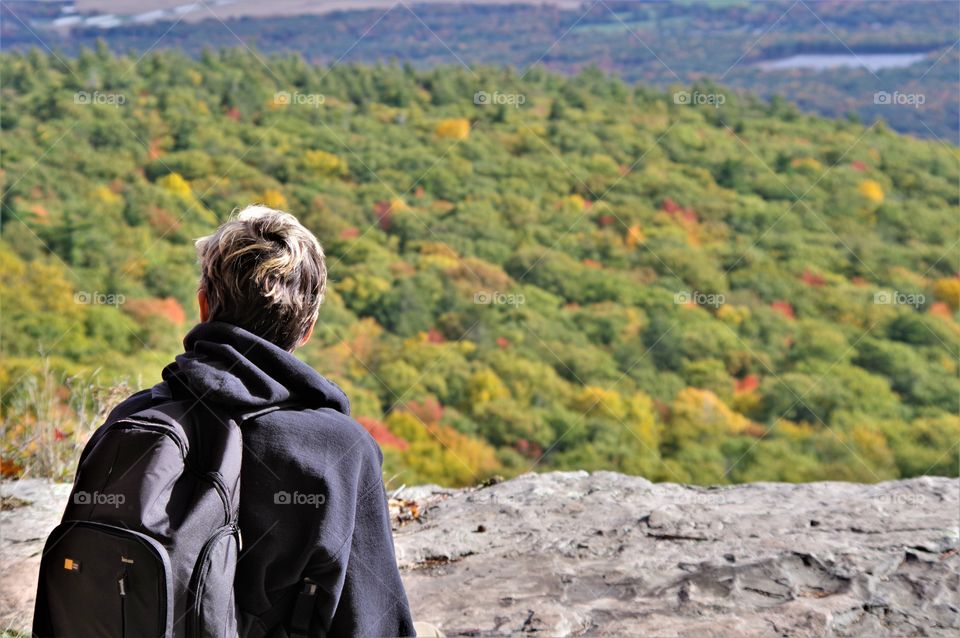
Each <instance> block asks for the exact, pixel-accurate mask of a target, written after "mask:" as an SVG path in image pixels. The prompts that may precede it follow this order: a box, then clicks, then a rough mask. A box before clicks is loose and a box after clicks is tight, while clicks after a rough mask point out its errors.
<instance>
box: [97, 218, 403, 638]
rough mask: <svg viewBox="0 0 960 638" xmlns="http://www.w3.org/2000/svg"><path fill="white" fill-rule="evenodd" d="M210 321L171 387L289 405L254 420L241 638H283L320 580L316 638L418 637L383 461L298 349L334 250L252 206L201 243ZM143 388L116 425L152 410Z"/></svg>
mask: <svg viewBox="0 0 960 638" xmlns="http://www.w3.org/2000/svg"><path fill="white" fill-rule="evenodd" d="M196 249H197V255H198V258H199V262H200V271H201V274H200V285H199V290H198V292H197V302H198V304H199V309H200V323H199V324H198V325H197V326H196V327H194V328H193V329H192V330H191V331H190V332H189V333H188V334H187V335H186V337H185V338H184V342H183V343H184V350H185V351H184V353H183V354H180V355H178V356H177V357H176V358H175V361H174V362H173V363H171V364H170V365H168V366H167V367H166V368H164V370H163V373H162V378H163V384H165V386H166V391H167V392H168V393H169V394H170V395H172V396H173V397H182V398H194V399H196V400H197V401H199V402H202V403H203V404H204V405H205V406H206V407H208V408H209V409H211V410H213V411H214V412H217V411H222V412H223V413H224V414H235V413H237V412H255V411H257V410H259V409H266V408H270V407H271V406H277V405H281V406H283V409H276V410H275V411H273V412H270V413H267V414H264V415H263V416H261V417H259V418H257V419H255V420H252V421H250V422H249V423H245V424H244V426H243V428H242V437H243V463H242V469H241V473H240V475H241V476H240V511H239V526H240V534H241V538H242V550H241V553H240V556H239V558H238V561H237V572H236V577H235V580H234V592H235V596H236V606H237V609H238V614H239V615H238V624H239V629H240V635H241V636H245V637H246V636H250V637H260V636H267V637H270V638H284V637H285V636H287V635H288V634H287V630H286V628H285V621H286V620H287V618H285V614H286V613H287V610H289V609H290V608H291V607H292V606H293V605H292V604H290V603H289V601H291V600H293V599H294V598H296V596H297V594H298V592H300V591H301V589H300V588H301V587H302V586H303V583H304V579H309V580H308V581H307V582H311V583H314V584H316V586H317V594H318V595H317V597H316V603H315V604H314V605H313V611H312V618H311V619H310V621H309V627H310V632H309V633H310V635H311V636H362V637H363V638H372V637H376V636H414V635H416V629H415V627H414V624H413V622H412V620H411V617H410V610H409V606H408V602H407V597H406V593H405V591H404V588H403V583H402V582H401V579H400V573H399V570H398V568H397V563H396V558H395V555H394V548H393V538H392V536H391V530H390V519H389V513H388V510H387V502H386V494H385V491H384V485H383V477H382V469H381V466H382V462H383V455H382V453H381V452H380V448H379V447H378V446H377V444H376V442H375V441H374V440H373V438H372V437H371V436H370V435H369V434H368V433H367V431H366V430H365V429H364V428H363V427H362V426H361V425H360V424H358V423H357V422H356V421H354V420H353V419H352V418H351V417H350V402H349V400H348V398H347V396H346V395H345V394H344V392H343V390H341V389H340V388H339V387H338V386H337V385H336V384H335V383H333V382H332V381H330V380H329V379H326V378H324V377H323V376H322V375H321V374H319V373H318V372H317V371H316V370H314V369H313V368H311V367H310V366H309V365H307V364H306V363H304V362H303V361H301V360H300V359H299V358H297V357H296V356H295V355H294V351H295V350H296V349H297V348H299V347H301V346H303V345H304V344H306V343H307V342H308V341H309V339H310V337H311V335H312V333H313V329H314V325H315V323H316V321H317V317H318V313H319V310H320V305H321V303H322V301H323V296H324V292H325V290H326V284H327V272H326V265H325V261H324V253H323V249H322V247H321V245H320V243H319V242H318V241H317V239H316V237H314V235H313V234H312V233H311V232H310V231H309V230H307V229H306V228H305V227H304V226H303V225H301V224H300V222H298V221H297V219H296V218H295V217H294V216H293V215H290V214H289V213H285V212H282V211H278V210H274V209H271V208H267V207H264V206H250V207H247V208H245V209H244V210H242V211H240V212H239V213H237V214H236V215H234V216H233V217H232V218H231V219H229V220H228V221H226V222H225V223H224V224H223V225H221V226H220V227H219V228H218V229H217V230H216V232H214V233H213V234H212V235H210V236H208V237H203V238H201V239H199V240H197V242H196ZM156 394H157V392H156V390H154V391H153V392H151V391H150V390H146V391H143V392H140V393H137V394H135V395H133V396H132V397H130V398H129V399H127V400H126V401H125V402H124V403H122V404H121V405H120V406H118V407H117V408H116V409H115V410H114V412H113V413H112V414H111V416H110V420H115V419H119V418H122V417H123V416H124V415H125V414H132V413H134V412H137V411H139V410H141V409H143V408H145V407H148V405H149V404H150V402H151V401H152V400H156V399H155V396H156Z"/></svg>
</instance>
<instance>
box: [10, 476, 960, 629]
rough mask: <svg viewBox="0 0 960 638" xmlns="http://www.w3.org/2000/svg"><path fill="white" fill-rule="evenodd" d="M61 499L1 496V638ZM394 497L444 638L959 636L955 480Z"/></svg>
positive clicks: (595, 487)
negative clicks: (402, 507) (406, 505)
mask: <svg viewBox="0 0 960 638" xmlns="http://www.w3.org/2000/svg"><path fill="white" fill-rule="evenodd" d="M68 492H69V486H68V485H63V484H52V483H49V482H47V481H40V480H21V481H16V482H4V483H0V494H2V495H3V497H4V499H3V500H4V507H3V511H2V512H0V568H2V571H3V574H4V578H3V579H2V580H0V623H2V624H0V628H2V627H12V628H20V629H22V628H25V627H28V626H29V622H30V613H31V612H32V597H33V590H34V588H35V583H36V567H37V564H38V560H39V552H40V550H41V548H42V543H43V540H44V538H45V537H46V534H47V533H48V532H49V530H50V529H52V528H53V526H54V525H55V524H56V522H57V520H58V518H59V515H60V512H61V508H62V504H63V502H64V500H65V499H66V497H67V494H68ZM11 497H14V498H13V499H11ZM398 497H399V498H400V499H404V500H406V501H408V502H413V503H415V504H416V505H415V511H414V516H411V512H410V511H407V512H405V514H404V516H403V517H402V518H403V520H402V521H400V520H398V522H397V529H396V531H395V535H396V547H397V558H398V560H399V563H400V568H401V572H402V574H403V577H404V581H405V583H406V586H407V591H408V594H409V598H410V602H411V606H412V607H413V610H414V614H415V617H416V618H418V619H420V620H427V621H430V622H433V623H435V624H437V625H438V626H440V627H441V628H442V629H443V630H444V631H445V632H446V633H447V635H448V636H517V635H524V634H534V635H537V636H644V637H646V638H713V637H721V636H723V637H726V636H730V637H738V638H768V637H769V638H773V637H777V638H781V637H783V638H785V637H789V638H804V637H815V636H816V637H821V636H827V637H833V636H836V637H840V636H873V637H879V636H956V635H960V551H958V550H960V480H958V479H947V478H933V477H924V478H918V479H911V480H905V481H891V482H887V483H879V484H876V485H860V484H851V483H807V484H797V485H793V484H782V483H753V484H748V485H739V486H731V487H690V486H684V485H675V484H668V483H660V484H654V483H650V482H649V481H647V480H645V479H642V478H639V477H630V476H623V475H620V474H614V473H610V472H596V473H592V474H588V473H586V472H569V473H552V474H527V475H524V476H521V477H518V478H516V479H513V480H510V481H506V482H503V483H499V484H496V485H492V486H490V487H482V488H472V489H465V490H450V489H445V488H439V487H435V486H421V487H415V488H408V489H404V490H402V491H401V493H400V494H398ZM16 499H21V500H19V501H18V500H16ZM24 502H26V504H25V503H24Z"/></svg>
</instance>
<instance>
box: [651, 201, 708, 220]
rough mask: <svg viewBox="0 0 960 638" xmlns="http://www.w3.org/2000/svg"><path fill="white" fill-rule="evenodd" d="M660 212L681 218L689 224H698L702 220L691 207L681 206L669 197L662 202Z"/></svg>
mask: <svg viewBox="0 0 960 638" xmlns="http://www.w3.org/2000/svg"><path fill="white" fill-rule="evenodd" d="M660 210H662V211H663V212H665V213H666V214H668V215H670V216H671V217H679V218H681V219H682V220H684V221H687V222H696V221H699V220H700V218H699V217H697V213H696V211H694V210H693V208H691V207H689V206H681V205H680V204H678V203H676V202H675V201H673V200H672V199H670V198H669V197H667V198H665V199H664V200H663V202H661V204H660Z"/></svg>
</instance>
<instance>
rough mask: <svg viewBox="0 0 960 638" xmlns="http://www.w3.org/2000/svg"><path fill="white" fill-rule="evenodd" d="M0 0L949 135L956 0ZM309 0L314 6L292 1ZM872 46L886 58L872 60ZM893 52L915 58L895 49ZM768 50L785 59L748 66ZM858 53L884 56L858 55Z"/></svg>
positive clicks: (40, 22) (49, 18)
mask: <svg viewBox="0 0 960 638" xmlns="http://www.w3.org/2000/svg"><path fill="white" fill-rule="evenodd" d="M364 7H366V8H364ZM77 9H79V11H77ZM93 9H95V10H96V12H93V13H85V12H86V11H88V10H93ZM161 9H162V11H161ZM334 9H337V10H336V11H332V10H334ZM346 9H350V10H346ZM0 11H2V14H0V17H2V21H0V22H2V29H3V32H2V36H3V37H2V43H3V47H4V49H6V50H12V49H23V48H26V47H30V46H36V47H38V48H40V49H42V50H45V51H46V50H48V49H50V50H63V51H65V52H66V53H68V54H71V55H72V54H75V53H76V52H78V51H79V50H80V48H82V47H88V48H93V47H94V46H95V45H96V41H97V40H98V39H99V38H103V39H104V40H105V42H106V43H107V44H108V45H109V46H110V48H111V49H113V50H114V51H119V52H128V51H133V52H135V53H136V55H140V54H142V53H144V52H146V51H151V50H154V49H157V48H160V49H164V48H171V49H179V50H183V51H187V52H189V53H190V54H191V55H199V54H200V52H201V51H202V50H203V49H204V48H208V47H212V48H215V49H216V48H220V47H231V48H232V47H243V46H250V47H254V48H256V49H258V50H263V51H273V52H298V53H300V54H302V55H304V56H305V57H306V58H307V59H309V60H311V61H313V62H317V63H320V64H333V63H345V62H368V63H373V62H386V61H389V60H392V59H396V60H400V61H402V62H405V63H410V64H412V65H413V66H415V67H417V68H432V67H435V66H439V65H447V64H463V65H468V66H474V65H477V64H498V65H507V66H512V67H514V68H516V69H518V73H522V72H523V71H526V70H527V69H528V68H530V67H531V66H535V65H542V66H543V67H545V68H547V69H550V70H554V71H560V72H563V73H568V74H574V73H577V72H578V71H580V70H582V69H584V68H587V67H589V66H596V67H598V68H600V69H602V70H604V71H607V72H611V73H616V74H617V75H619V76H621V77H623V78H624V79H625V80H627V81H629V82H643V83H645V84H648V85H649V84H653V85H657V86H661V87H665V86H668V85H672V84H685V83H690V82H693V81H697V80H700V79H704V78H712V79H713V80H715V81H718V82H721V83H723V84H725V85H728V86H735V87H740V88H744V89H748V90H750V91H752V92H754V93H757V94H760V95H762V96H764V97H766V98H772V97H774V96H780V97H781V98H784V99H787V100H789V101H792V102H796V103H797V104H798V105H800V107H801V108H802V109H804V110H806V111H810V112H816V113H820V114H823V115H828V116H831V117H846V116H848V115H850V116H852V117H857V118H859V119H860V120H862V121H864V122H866V123H868V124H869V123H871V122H873V121H875V120H876V119H878V118H880V119H883V120H885V121H886V122H889V123H890V125H891V126H892V127H893V128H894V129H896V130H899V131H902V132H907V133H910V134H913V135H916V136H919V137H928V138H933V139H941V140H944V141H946V142H949V143H952V144H957V143H958V142H960V129H958V126H960V86H958V81H957V77H958V76H957V72H958V69H960V53H958V51H957V43H958V40H960V28H958V25H960V3H957V2H955V1H953V0H883V1H872V0H854V1H845V2H833V1H820V0H796V1H795V0H772V1H764V2H754V1H749V0H729V1H728V0H719V1H712V0H703V1H691V2H673V1H669V2H668V1H649V2H647V1H645V2H634V1H614V0H610V1H607V0H589V1H585V2H582V3H577V2H569V1H556V0H551V1H548V2H518V3H515V4H510V3H504V2H497V1H492V0H485V1H483V2H456V1H450V2H432V1H431V2H422V1H421V2H399V3H398V2H382V1H381V0H343V1H338V2H323V3H316V2H314V3H311V2H304V1H302V0H283V1H281V2H271V3H264V2H253V1H248V0H237V1H235V2H229V1H223V2H210V3H189V2H186V1H185V0H182V1H181V0H170V1H168V0H155V1H153V2H148V3H140V2H129V1H127V0H89V1H87V2H80V3H79V4H76V5H74V3H73V2H72V1H68V0H54V1H53V2H43V3H37V2H28V1H21V0H10V1H9V2H5V3H3V5H0ZM65 11H68V13H64V12H65ZM103 11H106V13H102V12H103ZM317 12H322V13H323V14H324V15H295V14H298V13H299V14H314V13H317ZM797 54H830V55H834V56H837V57H836V59H834V60H833V61H829V60H826V61H825V60H822V59H821V60H820V61H818V62H815V63H814V64H818V65H822V64H827V65H830V64H848V65H849V64H852V65H854V67H855V68H845V67H842V66H841V67H835V68H834V67H829V68H825V69H822V70H817V69H816V68H808V67H806V66H804V63H803V62H802V61H797V60H794V61H791V60H790V58H791V57H792V56H794V55H797ZM877 54H886V56H887V57H886V58H884V59H882V60H881V59H880V58H871V56H875V55H877ZM906 54H913V55H915V57H912V58H910V57H907V58H904V59H903V60H898V59H896V56H897V55H906ZM773 59H777V60H781V61H783V60H784V59H786V61H785V62H783V63H785V64H793V63H798V64H800V66H799V67H796V68H786V69H772V70H767V69H765V68H763V67H761V66H760V65H759V63H761V62H764V61H770V60H773ZM807 64H809V62H808V63H807ZM873 64H879V65H881V66H883V65H885V64H891V65H894V66H891V67H889V68H888V67H886V66H883V68H879V69H878V70H873V68H872V66H871V68H863V66H860V65H873ZM898 64H905V65H906V66H903V67H900V66H896V65H898Z"/></svg>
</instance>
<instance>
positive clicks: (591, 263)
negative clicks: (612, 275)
mask: <svg viewBox="0 0 960 638" xmlns="http://www.w3.org/2000/svg"><path fill="white" fill-rule="evenodd" d="M583 265H584V266H586V267H587V268H603V264H601V263H600V262H599V261H597V260H596V259H584V260H583Z"/></svg>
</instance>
